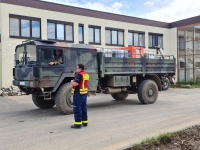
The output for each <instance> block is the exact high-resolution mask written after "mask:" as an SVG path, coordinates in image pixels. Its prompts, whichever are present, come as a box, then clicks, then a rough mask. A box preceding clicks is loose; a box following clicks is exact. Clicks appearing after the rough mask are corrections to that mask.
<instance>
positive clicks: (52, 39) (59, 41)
mask: <svg viewBox="0 0 200 150" xmlns="http://www.w3.org/2000/svg"><path fill="white" fill-rule="evenodd" d="M48 40H53V41H57V42H67V43H74V41H66V40H58V39H48Z"/></svg>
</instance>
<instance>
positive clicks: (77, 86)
mask: <svg viewBox="0 0 200 150" xmlns="http://www.w3.org/2000/svg"><path fill="white" fill-rule="evenodd" d="M76 72H77V74H76V76H75V79H74V80H71V84H72V91H71V93H72V94H74V96H73V106H74V120H75V122H74V125H72V126H71V128H81V125H83V126H85V127H86V126H87V125H88V116H87V93H88V81H89V75H88V74H87V73H86V72H84V65H83V64H78V65H77V67H76Z"/></svg>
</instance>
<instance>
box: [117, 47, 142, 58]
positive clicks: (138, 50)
mask: <svg viewBox="0 0 200 150" xmlns="http://www.w3.org/2000/svg"><path fill="white" fill-rule="evenodd" d="M116 49H117V50H127V51H128V52H129V53H130V57H131V58H142V57H143V56H144V48H143V47H137V46H128V47H122V48H116Z"/></svg>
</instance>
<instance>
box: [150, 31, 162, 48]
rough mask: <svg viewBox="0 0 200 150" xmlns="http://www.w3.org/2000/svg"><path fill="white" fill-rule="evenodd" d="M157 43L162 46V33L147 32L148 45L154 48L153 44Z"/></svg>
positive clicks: (156, 44)
mask: <svg viewBox="0 0 200 150" xmlns="http://www.w3.org/2000/svg"><path fill="white" fill-rule="evenodd" d="M158 45H160V46H161V47H163V35H162V34H156V33H149V47H150V48H154V47H155V46H158Z"/></svg>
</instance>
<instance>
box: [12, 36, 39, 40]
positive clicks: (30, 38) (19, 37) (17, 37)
mask: <svg viewBox="0 0 200 150" xmlns="http://www.w3.org/2000/svg"><path fill="white" fill-rule="evenodd" d="M10 38H16V39H29V40H38V39H41V38H32V37H22V36H10Z"/></svg>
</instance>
